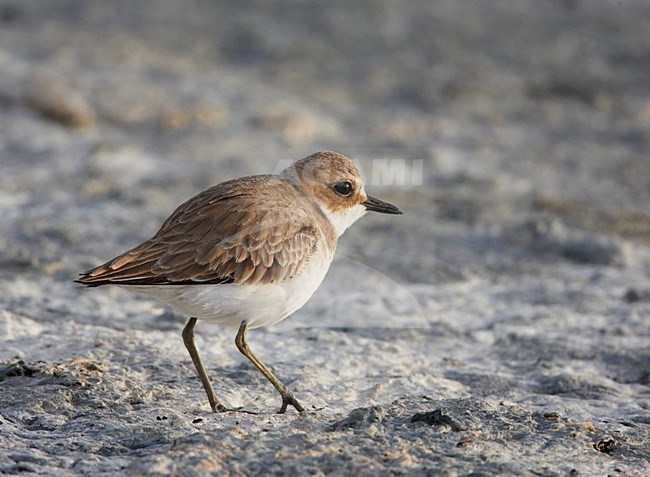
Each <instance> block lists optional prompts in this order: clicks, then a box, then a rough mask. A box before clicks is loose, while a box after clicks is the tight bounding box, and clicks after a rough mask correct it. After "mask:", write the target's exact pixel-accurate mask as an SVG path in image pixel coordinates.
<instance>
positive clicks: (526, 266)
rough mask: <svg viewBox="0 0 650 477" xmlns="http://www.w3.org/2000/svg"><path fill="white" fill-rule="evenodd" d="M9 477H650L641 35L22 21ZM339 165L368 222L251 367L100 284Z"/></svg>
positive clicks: (49, 14)
mask: <svg viewBox="0 0 650 477" xmlns="http://www.w3.org/2000/svg"><path fill="white" fill-rule="evenodd" d="M0 24H1V25H0V26H1V27H0V109H1V114H0V167H1V170H0V172H1V173H0V232H1V233H0V277H1V280H2V282H1V283H2V286H1V287H0V330H1V332H0V335H1V336H3V337H4V338H3V340H2V342H1V343H0V430H2V432H0V472H2V473H7V474H12V473H23V474H26V475H30V474H34V475H92V476H100V475H119V474H126V475H188V476H191V475H210V474H213V475H228V474H234V475H236V474H247V475H268V474H271V475H284V474H289V473H292V474H298V475H304V474H314V475H322V474H334V475H341V474H344V475H393V474H397V475H467V474H474V475H497V474H511V475H606V474H609V475H647V474H650V388H649V386H650V330H649V320H650V279H649V278H648V270H649V269H650V160H649V159H648V158H649V157H650V133H649V132H648V131H650V81H649V80H648V78H650V56H649V54H648V45H649V44H650V4H648V3H647V2H646V1H643V0H627V1H605V0H589V1H587V0H582V1H580V0H572V1H538V2H535V1H532V0H531V1H515V0H495V1H491V2H479V1H467V2H455V1H451V0H449V1H442V0H441V1H434V2H431V1H425V0H422V1H417V0H412V1H408V2H392V1H389V0H385V1H382V0H364V1H358V2H322V3H317V2H313V3H298V2H292V1H283V2H281V1H273V2H257V1H253V0H247V1H244V2H241V1H237V2H234V1H219V2H202V1H199V0H194V1H187V2H173V1H171V0H169V1H168V0H164V1H160V2H155V3H154V2H152V3H146V4H145V3H142V2H137V3H136V2H129V1H126V0H124V1H112V2H102V1H99V0H97V1H81V0H77V1H45V2H44V1H42V0H21V1H17V0H15V1H10V0H4V1H2V2H0ZM322 149H332V150H336V151H339V152H341V153H344V154H346V155H348V156H350V157H351V158H353V159H354V160H355V161H357V163H358V164H359V166H360V167H361V169H362V171H363V173H364V177H365V179H366V182H367V188H368V190H369V191H370V193H371V194H372V195H374V196H377V197H380V198H382V199H384V200H387V201H389V202H392V203H395V204H396V205H398V206H399V207H400V208H401V209H402V210H403V211H404V215H403V216H399V217H396V216H382V215H378V214H377V215H375V216H370V215H368V216H366V217H364V218H363V219H362V220H361V221H359V222H358V223H357V224H355V225H354V226H353V227H352V228H351V229H349V230H348V231H347V232H346V234H345V235H344V236H343V237H342V238H341V240H340V241H339V246H338V252H337V259H336V260H335V262H334V264H333V265H332V268H331V270H330V272H329V274H328V276H327V278H326V280H325V282H324V283H323V285H322V286H321V288H320V289H319V290H318V292H317V293H316V294H315V295H314V297H313V298H312V300H311V301H310V302H309V303H308V304H307V305H306V306H305V307H304V308H303V309H301V310H300V311H298V312H297V313H295V314H294V315H293V316H292V317H290V318H289V319H287V320H285V321H283V322H282V323H280V324H279V325H276V326H274V327H271V328H268V329H260V330H253V331H251V332H250V333H249V341H250V345H251V348H252V349H253V350H254V351H256V352H257V354H258V355H259V356H260V357H261V358H262V359H263V360H264V361H265V362H266V363H268V364H269V365H270V366H271V367H272V368H273V369H274V371H275V372H276V373H277V374H278V376H280V377H281V378H282V379H283V380H284V381H285V382H286V383H287V384H288V385H289V386H290V387H291V388H292V389H293V390H294V392H295V393H296V395H297V397H298V399H299V400H300V401H301V402H302V403H303V405H305V406H306V407H307V408H308V412H307V413H306V414H303V415H299V414H298V413H296V412H295V411H293V410H290V411H289V412H288V413H287V414H286V415H277V414H275V411H276V410H277V409H278V408H279V405H280V399H279V396H278V395H277V393H276V392H275V390H274V389H273V388H272V387H271V386H270V385H269V383H268V382H266V381H265V380H264V378H263V377H262V376H261V375H260V374H259V373H258V372H257V371H256V370H255V369H254V368H253V367H252V366H251V365H250V364H249V363H248V362H246V361H245V358H243V357H242V356H241V355H240V354H239V353H238V351H237V349H236V347H235V345H234V332H233V331H232V330H224V329H221V328H219V327H217V326H215V325H210V324H206V323H200V322H199V324H198V326H197V344H198V347H199V350H200V352H201V353H202V356H203V359H204V362H205V364H206V366H207V368H208V371H209V374H210V375H211V376H212V379H213V381H214V384H215V387H216V389H217V393H218V394H219V395H220V397H221V398H222V400H223V401H224V402H225V403H226V404H227V405H229V406H232V407H242V408H243V409H245V410H248V411H255V412H257V414H247V413H242V412H235V413H225V414H224V413H222V414H212V413H210V412H209V407H208V404H207V399H206V398H205V395H204V392H203V390H202V388H201V385H200V382H199V380H198V378H197V377H196V374H195V372H194V369H193V368H192V363H191V361H190V358H189V356H188V354H187V352H186V351H185V349H184V347H183V345H182V340H181V336H180V331H181V329H182V327H183V325H184V322H185V320H186V319H187V317H183V316H178V315H176V314H174V313H173V312H172V311H171V310H169V309H168V308H166V307H165V306H164V305H162V304H161V303H158V302H156V301H154V300H151V299H149V298H146V297H144V296H139V295H136V294H130V293H128V292H127V291H124V290H120V289H106V288H100V289H93V290H86V289H83V288H82V287H80V286H78V285H75V284H74V283H73V282H72V281H73V280H74V279H75V278H76V276H77V274H78V273H79V272H81V271H83V270H85V269H88V268H90V267H92V266H95V265H98V264H99V263H102V262H103V261H105V260H107V259H109V258H112V257H113V256H115V255H117V254H118V253H121V252H123V251H125V250H126V249H127V248H129V247H131V246H134V245H137V244H138V243H139V242H140V241H142V240H144V239H147V238H148V237H149V236H151V235H152V234H153V233H154V232H155V231H156V230H157V227H158V226H159V225H160V224H161V223H162V221H163V220H164V219H165V218H166V217H167V216H168V215H169V214H170V213H171V212H172V211H173V209H174V208H175V207H176V206H177V205H178V204H180V203H181V202H182V201H184V200H185V199H187V198H188V197H190V196H192V195H193V194H195V193H197V192H199V191H200V190H202V189H204V188H206V187H208V186H210V185H213V184H216V183H218V182H220V181H222V180H225V179H229V178H232V177H238V176H241V175H247V174H257V173H272V172H274V171H278V170H279V169H281V168H282V167H283V166H284V165H286V164H287V161H290V160H293V159H298V158H301V157H304V156H306V155H307V154H309V153H312V152H314V151H317V150H322Z"/></svg>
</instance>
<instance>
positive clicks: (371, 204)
mask: <svg viewBox="0 0 650 477" xmlns="http://www.w3.org/2000/svg"><path fill="white" fill-rule="evenodd" d="M361 204H362V205H365V206H366V210H372V211H373V212H381V213H382V214H401V213H402V211H401V210H399V209H398V208H397V207H395V206H394V205H393V204H389V203H388V202H384V201H383V200H379V199H375V198H374V197H370V196H368V198H367V199H366V201H365V202H361Z"/></svg>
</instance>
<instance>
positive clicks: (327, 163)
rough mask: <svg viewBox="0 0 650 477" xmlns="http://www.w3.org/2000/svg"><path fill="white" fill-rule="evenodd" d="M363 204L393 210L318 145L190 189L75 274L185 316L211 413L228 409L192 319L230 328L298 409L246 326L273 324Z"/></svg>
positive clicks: (305, 294)
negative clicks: (136, 235) (130, 243)
mask: <svg viewBox="0 0 650 477" xmlns="http://www.w3.org/2000/svg"><path fill="white" fill-rule="evenodd" d="M368 211H375V212H380V213H384V214H401V213H402V212H401V211H400V210H399V209H398V208H397V207H396V206H394V205H392V204H389V203H387V202H384V201H382V200H379V199H376V198H374V197H371V196H369V195H368V194H367V193H366V191H365V185H364V182H363V180H362V177H361V174H360V172H359V170H358V168H357V167H356V165H355V164H354V162H353V161H351V160H350V159H349V158H347V157H345V156H344V155H342V154H339V153H337V152H333V151H320V152H316V153H314V154H311V155H310V156H308V157H305V158H303V159H300V160H298V161H295V162H293V163H291V164H290V165H289V166H288V167H287V168H286V169H284V170H283V171H281V172H280V173H278V174H264V175H253V176H247V177H241V178H238V179H232V180H228V181H225V182H222V183H220V184H217V185H215V186H213V187H210V188H208V189H206V190H205V191H203V192H200V193H199V194H197V195H195V196H194V197H192V198H190V199H189V200H187V201H186V202H184V203H183V204H181V205H180V206H179V207H178V208H177V209H176V210H175V211H174V212H173V213H172V214H171V215H170V216H169V218H167V220H165V222H164V223H163V224H162V226H161V227H160V229H159V230H158V231H157V232H156V233H155V234H154V235H153V237H151V238H150V239H149V240H147V241H145V242H143V243H141V244H140V245H138V246H136V247H134V248H132V249H130V250H128V251H126V252H124V253H122V254H121V255H118V256H117V257H115V258H113V259H112V260H109V261H107V262H106V263H104V264H102V265H99V266H97V267H95V268H92V269H90V270H87V271H85V272H83V273H81V274H80V276H79V278H78V279H77V280H75V282H77V283H80V284H82V285H85V286H86V287H99V286H108V285H113V286H119V287H121V288H123V289H127V290H130V291H136V292H141V293H144V294H146V295H149V296H152V297H154V298H157V299H160V300H162V301H164V302H166V303H167V304H169V305H170V306H171V307H172V308H173V309H174V310H176V311H177V312H178V313H181V314H183V315H185V316H187V317H189V319H188V321H187V323H186V325H185V327H184V328H183V331H182V339H183V343H184V344H185V347H186V348H187V351H188V353H189V355H190V358H191V359H192V362H193V364H194V367H195V368H196V372H197V374H198V376H199V379H200V380H201V383H202V384H203V388H204V389H205V392H206V394H207V397H208V402H209V403H210V408H211V409H212V412H226V411H232V410H233V409H230V408H228V407H226V406H225V405H224V404H223V403H222V402H221V401H220V400H219V398H218V397H217V394H216V393H215V391H214V388H213V386H212V383H211V381H210V378H209V377H208V374H207V372H206V370H205V367H204V366H203V363H202V361H201V358H200V355H199V352H198V350H197V348H196V344H195V342H194V327H195V325H196V323H197V321H198V320H204V321H206V322H213V323H217V324H219V325H221V326H223V327H226V328H232V329H237V330H238V331H237V334H236V337H235V345H236V347H237V348H238V350H239V351H240V352H241V353H242V354H243V355H244V356H245V357H246V358H248V360H249V361H250V362H251V363H252V364H253V365H254V366H255V367H256V368H257V369H258V370H259V371H260V372H261V373H262V374H263V375H264V376H265V377H266V378H267V379H268V380H269V381H270V382H271V384H273V386H274V387H275V388H276V389H277V391H278V392H279V393H280V396H281V397H282V404H281V407H280V409H279V411H278V413H281V414H282V413H285V412H286V410H287V408H288V406H293V407H294V408H295V409H296V411H298V412H300V413H303V412H305V408H304V407H303V406H302V405H301V404H300V403H299V402H298V400H297V399H296V397H295V395H294V393H293V392H292V391H291V390H290V389H289V388H288V387H287V386H285V385H284V384H283V383H282V381H280V380H279V379H278V378H277V377H276V376H275V375H274V374H273V373H272V372H271V370H270V369H269V368H268V367H267V366H266V365H265V364H264V363H263V362H262V361H261V360H260V359H259V358H258V357H257V356H256V355H255V354H254V353H253V352H252V351H251V349H250V347H249V345H248V341H247V338H246V336H247V332H248V330H249V329H252V328H258V327H260V326H265V325H272V324H274V323H277V322H279V321H281V320H283V319H284V318H286V317H287V316H289V315H291V314H292V313H293V312H295V311H296V310H297V309H299V308H300V307H302V306H303V305H304V304H305V303H306V302H307V300H309V298H310V297H311V296H312V294H313V293H314V292H315V291H316V289H317V288H318V287H319V285H320V284H321V282H322V281H323V278H324V277H325V274H326V273H327V271H328V269H329V267H330V264H331V263H332V260H333V258H334V252H335V250H336V244H337V239H338V238H339V237H340V236H341V235H342V234H343V232H344V231H345V230H346V229H347V228H348V227H349V226H350V225H352V224H353V223H354V222H356V221H357V220H358V219H359V218H361V217H362V216H363V215H365V214H366V212H368Z"/></svg>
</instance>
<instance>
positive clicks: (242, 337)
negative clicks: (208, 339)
mask: <svg viewBox="0 0 650 477" xmlns="http://www.w3.org/2000/svg"><path fill="white" fill-rule="evenodd" d="M247 331H248V323H246V322H245V321H242V324H241V326H240V327H239V331H238V332H237V336H236V337H235V344H236V345H237V349H238V350H239V351H241V353H242V354H243V355H244V356H246V357H247V358H248V359H249V361H250V362H251V363H253V364H254V365H255V367H256V368H257V369H259V370H260V371H261V373H262V374H263V375H264V376H265V377H266V379H268V380H269V381H271V384H273V386H275V389H277V390H278V392H279V393H280V395H281V396H282V407H281V408H280V410H279V411H278V414H284V413H285V411H286V410H287V406H288V405H289V404H291V405H292V406H293V407H295V408H296V410H297V411H298V412H305V408H303V407H302V406H301V405H300V403H299V402H298V400H297V399H296V398H295V397H294V395H293V393H292V392H291V390H290V389H289V388H288V387H286V386H285V385H284V384H282V381H280V380H279V379H278V378H276V377H275V375H274V374H273V373H272V372H271V370H270V369H269V368H267V367H266V365H265V364H264V363H262V362H261V361H260V360H259V359H258V358H257V356H255V355H254V354H253V352H252V351H251V349H250V348H249V347H248V342H247V341H246V332H247Z"/></svg>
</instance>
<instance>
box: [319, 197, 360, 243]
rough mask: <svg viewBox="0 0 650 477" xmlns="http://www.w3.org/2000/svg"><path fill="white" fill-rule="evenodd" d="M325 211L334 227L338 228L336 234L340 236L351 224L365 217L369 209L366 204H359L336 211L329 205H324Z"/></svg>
mask: <svg viewBox="0 0 650 477" xmlns="http://www.w3.org/2000/svg"><path fill="white" fill-rule="evenodd" d="M323 212H325V215H326V216H327V218H328V219H329V221H330V223H331V224H332V227H334V230H336V235H337V236H338V237H340V236H341V235H343V232H345V231H346V230H347V228H348V227H349V226H350V225H352V224H353V223H355V222H356V221H357V220H359V219H360V218H361V217H363V216H364V215H365V213H366V212H367V210H366V207H365V206H364V205H361V204H359V205H355V206H354V207H350V208H347V209H342V210H337V211H336V212H333V211H331V210H329V209H328V208H327V207H323Z"/></svg>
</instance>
